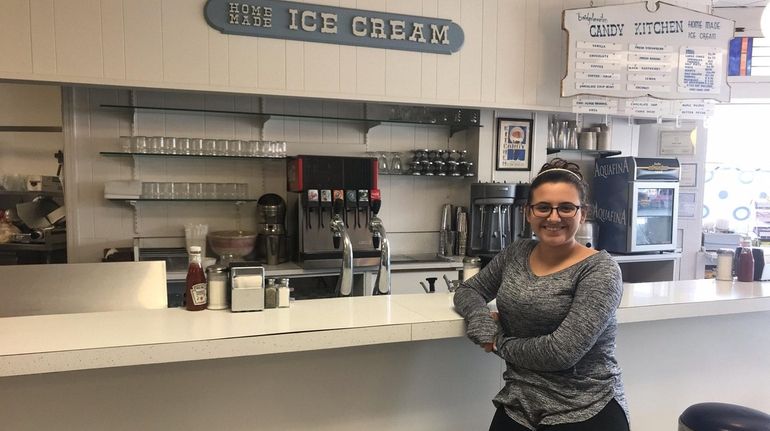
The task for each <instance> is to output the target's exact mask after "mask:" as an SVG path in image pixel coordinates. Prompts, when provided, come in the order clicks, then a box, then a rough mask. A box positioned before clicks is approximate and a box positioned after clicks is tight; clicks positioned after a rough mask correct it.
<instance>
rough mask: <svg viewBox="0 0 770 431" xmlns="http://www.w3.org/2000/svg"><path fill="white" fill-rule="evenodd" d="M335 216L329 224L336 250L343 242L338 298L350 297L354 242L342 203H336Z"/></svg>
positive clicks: (337, 289)
mask: <svg viewBox="0 0 770 431" xmlns="http://www.w3.org/2000/svg"><path fill="white" fill-rule="evenodd" d="M334 204H335V205H334V213H335V214H334V216H333V217H332V220H331V222H330V223H329V229H330V230H331V232H332V235H333V236H332V240H333V241H334V248H339V246H340V242H342V267H341V268H340V276H339V278H338V279H337V288H336V293H337V296H350V294H351V293H352V292H353V242H352V241H351V240H350V236H349V235H348V231H347V229H346V227H345V222H344V221H343V220H342V217H341V215H340V213H341V211H342V208H341V207H342V202H341V201H335V203H334Z"/></svg>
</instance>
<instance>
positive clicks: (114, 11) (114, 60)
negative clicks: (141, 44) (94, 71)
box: [101, 0, 126, 79]
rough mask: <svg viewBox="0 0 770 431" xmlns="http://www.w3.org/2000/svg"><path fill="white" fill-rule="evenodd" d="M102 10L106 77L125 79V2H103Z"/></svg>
mask: <svg viewBox="0 0 770 431" xmlns="http://www.w3.org/2000/svg"><path fill="white" fill-rule="evenodd" d="M101 10H102V29H101V31H102V58H103V62H104V77H105V78H111V79H125V77H126V50H125V43H126V40H125V35H126V33H125V28H124V27H123V1H122V0H101Z"/></svg>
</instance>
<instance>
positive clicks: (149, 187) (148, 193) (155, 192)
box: [142, 182, 160, 199]
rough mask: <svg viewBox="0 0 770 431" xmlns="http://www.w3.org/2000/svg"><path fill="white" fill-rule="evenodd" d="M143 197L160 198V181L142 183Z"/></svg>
mask: <svg viewBox="0 0 770 431" xmlns="http://www.w3.org/2000/svg"><path fill="white" fill-rule="evenodd" d="M142 197H143V198H145V199H158V198H159V197H160V188H159V184H158V183H154V182H147V183H142Z"/></svg>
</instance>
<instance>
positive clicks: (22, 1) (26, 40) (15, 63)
mask: <svg viewBox="0 0 770 431" xmlns="http://www.w3.org/2000/svg"><path fill="white" fill-rule="evenodd" d="M0 52H1V53H3V55H0V71H6V72H14V73H22V74H32V42H31V35H30V4H29V2H28V1H27V0H6V1H5V2H3V13H1V14H0Z"/></svg>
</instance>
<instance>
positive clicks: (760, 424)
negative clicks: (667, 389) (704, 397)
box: [679, 403, 770, 431]
mask: <svg viewBox="0 0 770 431" xmlns="http://www.w3.org/2000/svg"><path fill="white" fill-rule="evenodd" d="M679 431H770V415H768V414H767V413H763V412H761V411H759V410H754V409H750V408H748V407H743V406H738V405H735V404H726V403H699V404H693V405H691V406H690V407H687V409H685V411H684V412H682V414H681V415H680V416H679Z"/></svg>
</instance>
